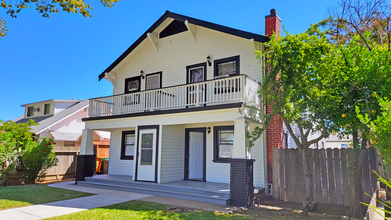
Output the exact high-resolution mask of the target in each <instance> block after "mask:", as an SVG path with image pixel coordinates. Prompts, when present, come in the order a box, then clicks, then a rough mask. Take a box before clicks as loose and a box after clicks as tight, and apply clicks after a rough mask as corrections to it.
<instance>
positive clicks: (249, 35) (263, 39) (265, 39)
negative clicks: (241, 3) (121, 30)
mask: <svg viewBox="0 0 391 220" xmlns="http://www.w3.org/2000/svg"><path fill="white" fill-rule="evenodd" d="M166 18H173V19H175V20H180V21H185V20H187V21H188V22H189V23H191V24H195V25H198V26H202V27H205V28H210V29H213V30H217V31H220V32H223V33H227V34H232V35H235V36H238V37H242V38H246V39H254V40H255V41H257V42H261V43H264V42H268V41H269V40H270V38H269V37H266V36H263V35H259V34H254V33H250V32H247V31H241V30H238V29H234V28H230V27H227V26H223V25H219V24H215V23H211V22H207V21H203V20H199V19H196V18H192V17H187V16H184V15H180V14H176V13H173V12H170V11H168V10H167V11H166V13H164V14H163V15H162V16H161V17H160V18H159V19H158V20H157V21H156V22H155V23H154V24H153V25H152V26H151V27H150V28H148V30H147V31H146V32H145V33H144V34H143V35H141V36H140V37H139V38H138V39H137V40H136V41H135V42H134V43H133V44H132V45H131V46H130V47H129V48H128V49H127V50H126V51H125V52H124V53H122V54H121V56H119V57H118V58H117V59H116V60H115V61H114V62H113V63H112V64H111V65H110V66H109V67H108V68H106V69H105V70H104V71H103V72H102V73H101V74H100V75H99V81H100V80H102V79H103V78H104V77H105V74H106V73H108V72H110V71H111V70H113V69H114V68H115V67H116V66H117V65H118V64H119V63H120V62H121V61H122V60H123V59H125V57H126V56H127V55H129V54H130V53H131V52H132V51H133V50H134V49H135V48H136V47H137V46H138V45H139V44H140V43H141V42H142V41H143V40H144V39H145V38H146V37H147V33H151V32H153V30H155V29H156V28H157V27H158V26H159V25H160V24H161V23H162V22H163V21H164V20H166Z"/></svg>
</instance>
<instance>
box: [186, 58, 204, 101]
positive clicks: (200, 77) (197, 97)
mask: <svg viewBox="0 0 391 220" xmlns="http://www.w3.org/2000/svg"><path fill="white" fill-rule="evenodd" d="M205 80H206V64H205V63H202V64H197V65H193V66H189V67H187V83H188V84H193V83H195V84H194V85H192V86H190V87H188V90H187V102H188V104H189V105H188V106H189V107H197V106H201V105H202V104H200V103H204V102H205V98H206V85H205V84H197V83H199V82H204V81H205Z"/></svg>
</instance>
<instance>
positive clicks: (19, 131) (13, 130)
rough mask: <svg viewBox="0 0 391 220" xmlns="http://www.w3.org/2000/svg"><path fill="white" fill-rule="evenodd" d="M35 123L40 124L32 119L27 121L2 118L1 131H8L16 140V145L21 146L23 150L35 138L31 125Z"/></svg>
mask: <svg viewBox="0 0 391 220" xmlns="http://www.w3.org/2000/svg"><path fill="white" fill-rule="evenodd" d="M34 125H38V123H36V122H34V120H32V119H30V120H29V121H28V122H25V123H15V122H13V121H1V120H0V131H6V132H7V134H8V135H10V138H11V139H14V140H15V141H16V147H20V148H22V150H23V149H24V148H25V146H26V145H27V144H28V143H29V142H31V141H32V140H33V137H32V135H33V133H32V132H31V131H30V130H31V126H34Z"/></svg>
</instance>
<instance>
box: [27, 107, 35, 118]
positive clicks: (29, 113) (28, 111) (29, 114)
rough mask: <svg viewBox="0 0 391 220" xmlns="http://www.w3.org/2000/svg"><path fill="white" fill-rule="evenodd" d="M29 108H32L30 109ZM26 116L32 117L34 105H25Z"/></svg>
mask: <svg viewBox="0 0 391 220" xmlns="http://www.w3.org/2000/svg"><path fill="white" fill-rule="evenodd" d="M29 109H32V110H31V111H30V110H29ZM26 115H27V117H33V116H34V106H30V107H27V114H26Z"/></svg>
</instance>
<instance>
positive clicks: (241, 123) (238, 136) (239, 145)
mask: <svg viewBox="0 0 391 220" xmlns="http://www.w3.org/2000/svg"><path fill="white" fill-rule="evenodd" d="M234 122H235V123H234V144H233V149H232V158H234V159H247V158H248V156H249V155H248V149H249V148H248V140H247V138H246V132H247V131H248V129H249V123H248V121H247V120H246V119H245V118H238V119H236V120H235V121H234Z"/></svg>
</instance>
